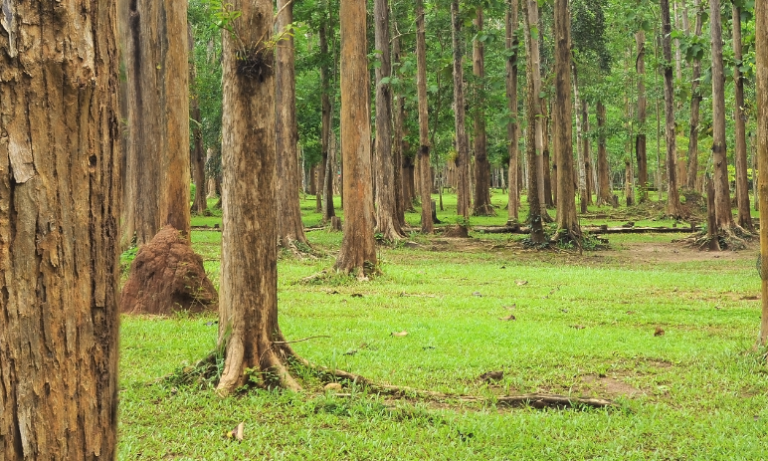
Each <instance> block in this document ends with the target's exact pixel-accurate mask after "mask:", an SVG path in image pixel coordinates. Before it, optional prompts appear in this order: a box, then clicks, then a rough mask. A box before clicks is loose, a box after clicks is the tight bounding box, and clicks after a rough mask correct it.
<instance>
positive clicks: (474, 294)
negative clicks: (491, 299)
mask: <svg viewBox="0 0 768 461" xmlns="http://www.w3.org/2000/svg"><path fill="white" fill-rule="evenodd" d="M472 296H477V297H478V298H482V297H483V294H482V293H480V292H479V291H476V292H474V293H472Z"/></svg>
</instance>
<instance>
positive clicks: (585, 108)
mask: <svg viewBox="0 0 768 461" xmlns="http://www.w3.org/2000/svg"><path fill="white" fill-rule="evenodd" d="M581 107H582V113H581V117H582V118H581V122H582V123H583V125H584V128H583V129H582V135H581V142H582V143H583V148H582V152H583V154H582V155H584V176H585V179H586V188H585V190H586V193H587V205H594V201H593V200H592V192H593V191H594V190H595V185H594V184H593V181H592V163H591V161H590V155H591V152H590V148H591V146H590V143H589V103H588V102H587V101H586V100H584V101H582V105H581Z"/></svg>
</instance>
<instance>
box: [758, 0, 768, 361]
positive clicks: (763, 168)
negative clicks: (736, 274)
mask: <svg viewBox="0 0 768 461" xmlns="http://www.w3.org/2000/svg"><path fill="white" fill-rule="evenodd" d="M755 21H756V27H755V29H756V30H758V31H766V30H768V3H767V2H755ZM755 42H756V51H755V59H756V62H757V66H756V68H757V77H756V80H757V84H756V86H757V120H758V123H757V162H758V174H759V176H760V178H759V180H760V186H759V189H760V193H759V194H758V195H759V196H760V210H768V34H765V33H758V34H756V36H755ZM760 255H761V257H762V258H761V261H762V264H761V267H760V269H761V273H762V274H763V277H762V307H763V309H762V320H761V322H760V334H759V336H758V338H759V344H760V345H761V346H765V345H766V344H768V213H760Z"/></svg>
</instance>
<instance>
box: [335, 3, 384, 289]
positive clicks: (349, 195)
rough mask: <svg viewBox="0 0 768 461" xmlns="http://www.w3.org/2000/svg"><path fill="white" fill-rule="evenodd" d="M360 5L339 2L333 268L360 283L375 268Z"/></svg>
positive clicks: (363, 25) (363, 17)
mask: <svg viewBox="0 0 768 461" xmlns="http://www.w3.org/2000/svg"><path fill="white" fill-rule="evenodd" d="M365 7H366V3H365V0H341V6H340V11H341V149H342V162H343V164H344V169H343V172H342V174H343V175H344V180H343V183H344V188H343V191H342V193H343V195H344V204H345V206H346V207H345V209H344V218H345V222H344V240H343V242H342V244H341V251H340V252H339V257H338V259H337V260H336V269H337V270H339V271H341V272H344V273H347V274H349V273H353V272H356V274H355V275H357V277H358V278H360V279H362V278H365V277H366V275H368V274H370V273H372V272H373V271H374V270H375V268H376V243H375V241H374V238H373V213H374V210H373V191H372V190H371V131H370V126H371V124H370V107H371V103H370V96H369V84H368V81H369V77H368V47H367V43H366V35H365V34H366V22H367V21H366V12H365Z"/></svg>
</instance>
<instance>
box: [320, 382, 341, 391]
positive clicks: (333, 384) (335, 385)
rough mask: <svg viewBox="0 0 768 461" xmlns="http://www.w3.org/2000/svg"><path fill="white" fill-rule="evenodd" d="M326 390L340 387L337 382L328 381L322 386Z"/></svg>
mask: <svg viewBox="0 0 768 461" xmlns="http://www.w3.org/2000/svg"><path fill="white" fill-rule="evenodd" d="M323 389H325V390H326V391H340V390H341V389H342V387H341V384H339V383H328V384H326V385H325V387H323Z"/></svg>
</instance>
